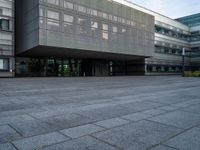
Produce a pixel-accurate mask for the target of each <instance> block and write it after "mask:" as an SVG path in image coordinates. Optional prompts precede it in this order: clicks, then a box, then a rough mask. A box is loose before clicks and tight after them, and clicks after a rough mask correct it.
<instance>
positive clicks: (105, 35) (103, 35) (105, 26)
mask: <svg viewBox="0 0 200 150" xmlns="http://www.w3.org/2000/svg"><path fill="white" fill-rule="evenodd" d="M102 29H103V32H102V38H103V39H104V40H108V25H107V24H102Z"/></svg>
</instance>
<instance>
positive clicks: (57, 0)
mask: <svg viewBox="0 0 200 150" xmlns="http://www.w3.org/2000/svg"><path fill="white" fill-rule="evenodd" d="M47 3H50V4H54V5H59V0H47Z"/></svg>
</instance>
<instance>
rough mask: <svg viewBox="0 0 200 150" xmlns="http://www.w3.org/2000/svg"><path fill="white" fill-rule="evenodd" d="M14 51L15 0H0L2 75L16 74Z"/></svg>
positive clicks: (0, 66)
mask: <svg viewBox="0 0 200 150" xmlns="http://www.w3.org/2000/svg"><path fill="white" fill-rule="evenodd" d="M14 53H15V52H14V1H13V0H0V77H13V76H14V70H15V58H14Z"/></svg>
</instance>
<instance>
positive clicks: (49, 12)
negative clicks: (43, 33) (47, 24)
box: [47, 10, 60, 20]
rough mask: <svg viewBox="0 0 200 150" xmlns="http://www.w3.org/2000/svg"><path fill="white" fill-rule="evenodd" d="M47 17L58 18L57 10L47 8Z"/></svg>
mask: <svg viewBox="0 0 200 150" xmlns="http://www.w3.org/2000/svg"><path fill="white" fill-rule="evenodd" d="M47 17H48V18H50V19H55V20H59V18H60V15H59V13H58V12H55V11H51V10H48V11H47Z"/></svg>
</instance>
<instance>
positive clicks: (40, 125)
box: [11, 120, 56, 137]
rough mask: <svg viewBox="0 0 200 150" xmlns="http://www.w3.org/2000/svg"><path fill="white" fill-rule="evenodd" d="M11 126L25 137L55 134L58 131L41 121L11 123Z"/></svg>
mask: <svg viewBox="0 0 200 150" xmlns="http://www.w3.org/2000/svg"><path fill="white" fill-rule="evenodd" d="M11 126H12V127H13V128H14V129H16V130H17V131H18V132H19V133H20V134H21V135H23V136H24V137H30V136H35V135H40V134H44V133H48V132H53V131H54V130H55V129H56V128H55V127H54V126H53V125H50V124H47V123H44V122H42V121H39V120H33V121H21V122H18V123H11Z"/></svg>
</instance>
